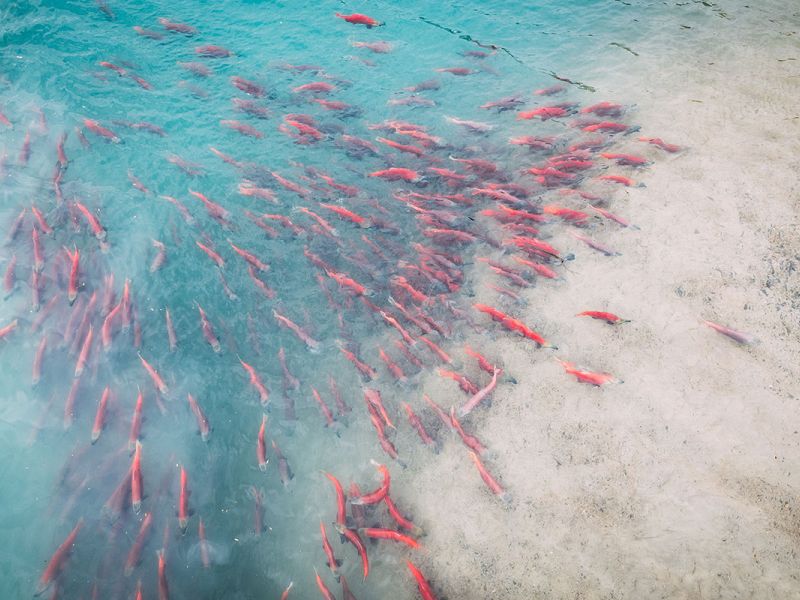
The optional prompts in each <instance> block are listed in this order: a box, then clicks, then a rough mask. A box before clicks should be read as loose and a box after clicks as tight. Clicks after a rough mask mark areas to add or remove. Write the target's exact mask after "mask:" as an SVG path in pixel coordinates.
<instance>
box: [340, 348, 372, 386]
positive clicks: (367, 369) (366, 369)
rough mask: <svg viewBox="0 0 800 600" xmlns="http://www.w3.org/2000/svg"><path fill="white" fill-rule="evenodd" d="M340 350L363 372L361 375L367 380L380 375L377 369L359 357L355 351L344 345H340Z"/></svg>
mask: <svg viewBox="0 0 800 600" xmlns="http://www.w3.org/2000/svg"><path fill="white" fill-rule="evenodd" d="M339 350H340V352H341V353H342V354H343V355H344V357H345V358H346V359H347V360H349V361H350V362H351V363H353V364H354V365H355V367H356V369H358V372H359V373H361V376H362V377H364V378H365V379H366V380H367V381H370V380H372V379H375V377H377V376H378V373H377V372H376V371H375V369H373V368H372V367H371V366H369V365H368V364H367V363H365V362H363V361H362V360H361V359H359V358H358V357H357V356H356V355H355V354H354V353H352V352H350V351H349V350H347V349H346V348H342V347H339Z"/></svg>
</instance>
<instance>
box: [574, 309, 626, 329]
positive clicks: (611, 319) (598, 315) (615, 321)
mask: <svg viewBox="0 0 800 600" xmlns="http://www.w3.org/2000/svg"><path fill="white" fill-rule="evenodd" d="M575 316H576V317H592V318H593V319H598V320H599V321H605V322H606V323H608V324H609V325H619V324H620V323H630V321H629V320H628V319H622V318H620V317H618V316H617V315H615V314H614V313H610V312H601V311H597V310H585V311H583V312H579V313H578V314H577V315H575Z"/></svg>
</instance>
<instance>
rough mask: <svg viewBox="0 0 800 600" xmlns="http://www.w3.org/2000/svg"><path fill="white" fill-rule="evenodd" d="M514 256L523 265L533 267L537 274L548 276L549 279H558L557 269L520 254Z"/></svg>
mask: <svg viewBox="0 0 800 600" xmlns="http://www.w3.org/2000/svg"><path fill="white" fill-rule="evenodd" d="M512 258H513V259H514V260H515V261H517V262H518V263H520V264H521V265H525V266H526V267H529V268H531V269H533V270H534V271H535V272H536V274H537V275H541V276H542V277H547V278H548V279H558V273H556V272H555V271H553V269H551V268H550V267H548V266H546V265H543V264H541V263H537V262H533V261H531V260H527V259H525V258H522V257H519V256H514V257H512Z"/></svg>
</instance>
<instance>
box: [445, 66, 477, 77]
mask: <svg viewBox="0 0 800 600" xmlns="http://www.w3.org/2000/svg"><path fill="white" fill-rule="evenodd" d="M435 71H436V72H437V73H450V74H451V75H456V76H457V77H465V76H466V75H472V74H473V73H477V71H474V70H472V69H468V68H467V67H443V68H441V69H435Z"/></svg>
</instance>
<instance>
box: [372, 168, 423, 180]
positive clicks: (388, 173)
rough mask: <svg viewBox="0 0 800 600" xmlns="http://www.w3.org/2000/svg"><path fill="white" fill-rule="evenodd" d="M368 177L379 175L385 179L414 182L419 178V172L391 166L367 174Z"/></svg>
mask: <svg viewBox="0 0 800 600" xmlns="http://www.w3.org/2000/svg"><path fill="white" fill-rule="evenodd" d="M369 177H380V178H381V179H385V180H386V181H408V182H410V183H416V182H417V181H420V179H421V177H420V175H419V173H417V172H416V171H412V170H411V169H404V168H400V167H391V168H389V169H384V170H382V171H374V172H372V173H370V174H369Z"/></svg>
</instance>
